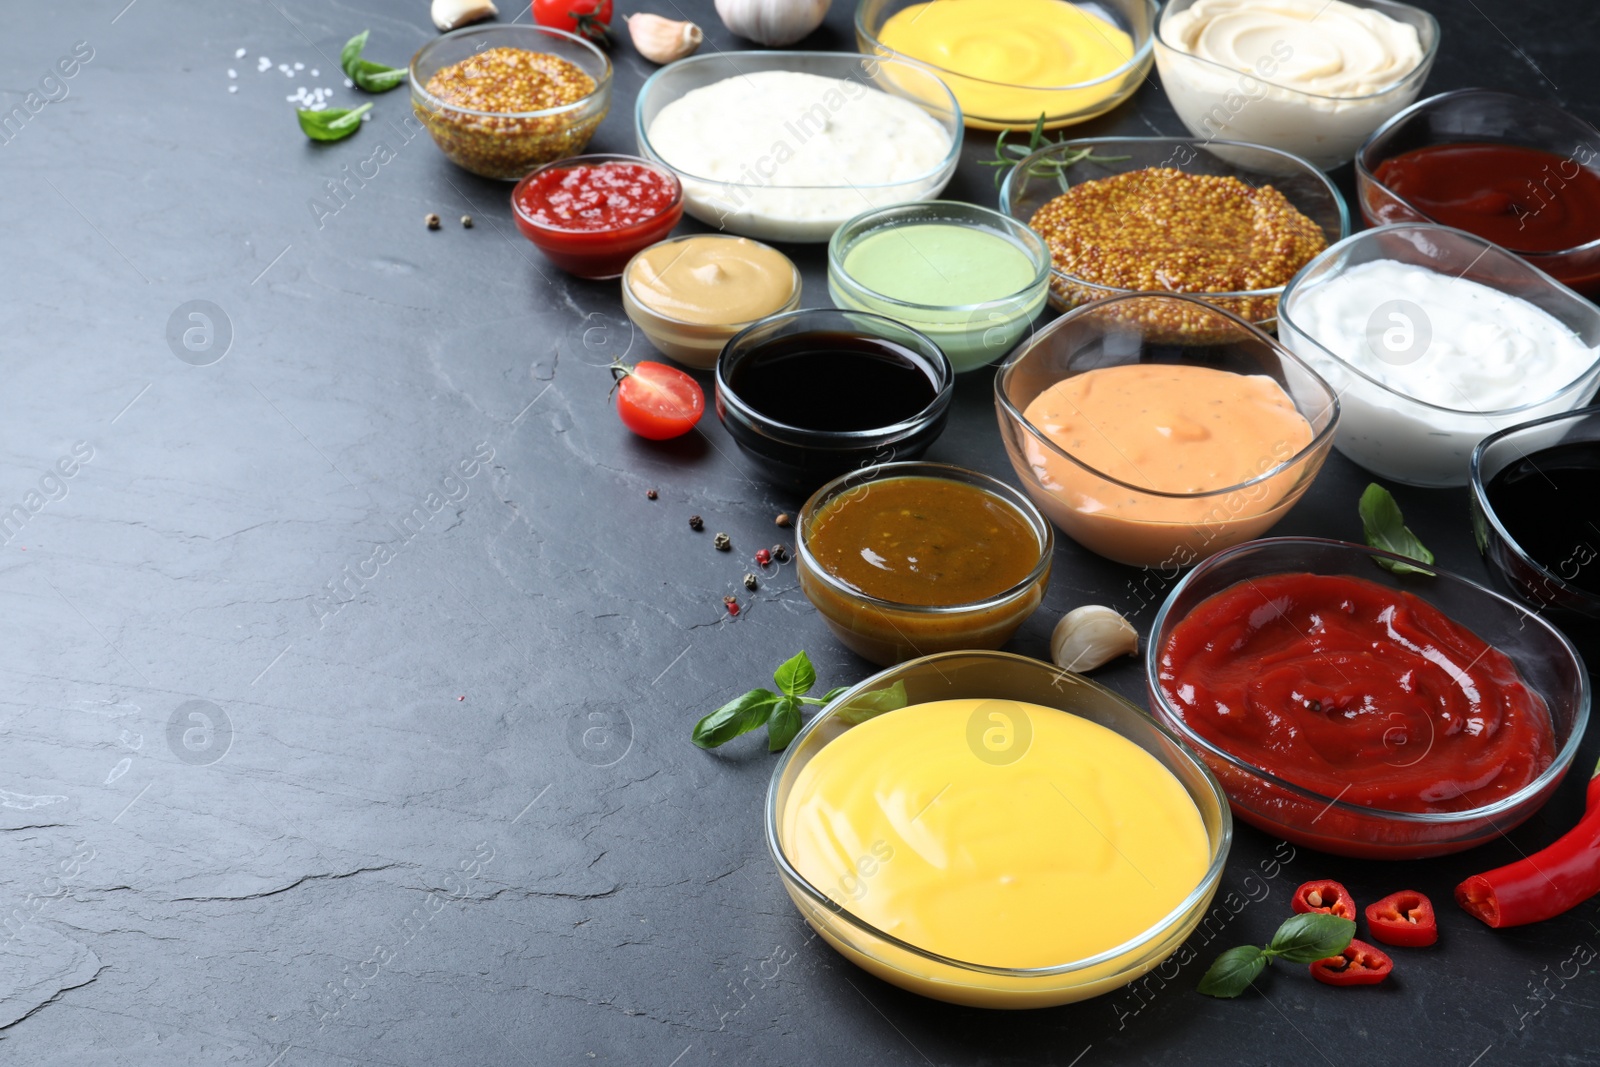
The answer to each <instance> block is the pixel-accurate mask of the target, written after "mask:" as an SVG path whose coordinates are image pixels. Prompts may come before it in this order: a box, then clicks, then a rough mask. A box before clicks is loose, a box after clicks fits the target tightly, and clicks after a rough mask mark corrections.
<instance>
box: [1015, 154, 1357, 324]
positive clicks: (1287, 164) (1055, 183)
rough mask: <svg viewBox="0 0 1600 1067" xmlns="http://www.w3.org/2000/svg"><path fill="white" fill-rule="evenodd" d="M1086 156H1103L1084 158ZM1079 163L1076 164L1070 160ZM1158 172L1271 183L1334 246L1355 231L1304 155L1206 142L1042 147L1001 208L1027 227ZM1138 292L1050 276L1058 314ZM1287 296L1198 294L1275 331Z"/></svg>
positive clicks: (1278, 289)
mask: <svg viewBox="0 0 1600 1067" xmlns="http://www.w3.org/2000/svg"><path fill="white" fill-rule="evenodd" d="M1086 151H1087V153H1088V154H1090V155H1092V156H1093V157H1095V158H1080V157H1084V156H1085V152H1086ZM1071 160H1075V162H1068V161H1071ZM1097 160H1106V162H1098V161H1097ZM1151 167H1162V168H1169V169H1174V170H1180V171H1182V172H1183V173H1185V174H1209V175H1216V176H1220V177H1232V178H1238V179H1239V180H1240V181H1242V182H1244V183H1245V184H1246V185H1249V186H1252V187H1260V186H1262V185H1271V186H1272V187H1273V188H1274V189H1276V190H1278V192H1280V193H1282V194H1283V195H1284V197H1285V198H1286V199H1287V200H1288V201H1289V203H1290V204H1291V205H1293V206H1294V208H1295V209H1296V210H1297V211H1299V212H1300V213H1301V214H1302V215H1305V216H1306V217H1307V218H1309V219H1311V221H1312V222H1315V223H1316V224H1317V226H1318V227H1320V228H1321V230H1322V234H1323V237H1324V239H1325V240H1326V241H1327V242H1328V244H1330V245H1331V244H1333V243H1335V242H1336V241H1339V240H1341V239H1343V238H1344V237H1345V236H1346V235H1347V234H1348V233H1349V232H1350V212H1349V211H1348V209H1346V207H1345V204H1344V197H1343V196H1341V195H1340V194H1339V190H1338V189H1336V188H1335V187H1334V185H1333V183H1332V182H1330V181H1329V180H1328V177H1327V175H1325V174H1323V173H1322V171H1320V170H1318V169H1317V168H1316V167H1314V166H1312V165H1311V164H1310V163H1307V162H1306V161H1305V160H1303V159H1301V158H1300V157H1299V156H1294V155H1290V154H1289V153H1288V152H1280V151H1279V150H1278V149H1276V148H1265V147H1263V146H1261V145H1249V144H1238V143H1235V142H1231V141H1212V142H1206V141H1201V140H1196V139H1194V138H1190V137H1081V138H1078V139H1076V140H1072V141H1066V142H1063V143H1062V144H1059V145H1054V146H1051V147H1049V148H1043V149H1040V150H1039V151H1038V152H1035V153H1034V154H1033V155H1031V156H1028V157H1027V158H1026V159H1023V160H1021V161H1019V162H1018V163H1017V165H1016V166H1015V167H1013V168H1011V170H1010V171H1009V172H1008V173H1007V174H1006V179H1005V183H1004V184H1003V185H1002V186H1001V187H1000V210H1002V211H1004V212H1005V213H1006V214H1008V215H1010V216H1011V217H1012V218H1014V219H1016V220H1017V221H1018V222H1021V223H1022V224H1023V225H1024V226H1026V225H1029V224H1030V223H1031V222H1032V220H1033V217H1034V215H1036V214H1037V213H1038V211H1039V209H1040V208H1042V207H1044V206H1045V205H1046V204H1048V203H1049V202H1050V201H1051V200H1054V199H1055V198H1056V197H1058V196H1060V195H1061V194H1062V193H1063V192H1065V191H1066V190H1067V188H1069V187H1070V186H1072V185H1075V184H1080V183H1082V182H1087V181H1095V180H1098V179H1101V178H1109V177H1113V176H1115V175H1118V174H1126V173H1128V172H1130V171H1136V170H1145V169H1147V168H1151ZM1284 281H1285V282H1287V281H1288V279H1287V278H1285V279H1284ZM1133 291H1134V290H1130V289H1120V288H1117V287H1116V286H1111V285H1103V284H1100V283H1097V282H1092V281H1089V280H1087V279H1084V278H1079V277H1076V276H1074V275H1071V274H1067V273H1065V272H1064V271H1061V270H1058V269H1056V268H1054V267H1052V268H1051V271H1050V306H1051V307H1054V308H1056V309H1057V310H1058V311H1066V310H1068V309H1069V308H1074V307H1079V306H1081V305H1083V304H1088V303H1092V302H1094V301H1096V300H1104V299H1106V298H1107V297H1112V296H1121V295H1124V294H1127V293H1130V292H1133ZM1185 291H1187V290H1185ZM1282 292H1283V286H1281V285H1277V286H1273V287H1271V288H1267V289H1255V290H1249V291H1245V292H1230V293H1216V292H1195V293H1193V294H1192V295H1194V296H1197V297H1200V298H1201V299H1202V300H1205V301H1206V302H1207V303H1209V304H1214V305H1216V306H1217V307H1220V308H1223V309H1224V310H1226V311H1230V312H1232V313H1233V314H1235V315H1238V316H1239V317H1240V318H1242V319H1244V320H1245V321H1246V322H1251V323H1254V324H1256V325H1257V326H1260V327H1262V328H1263V329H1268V330H1270V329H1272V327H1273V324H1274V322H1275V321H1276V320H1275V317H1276V315H1277V311H1278V296H1279V294H1281V293H1282Z"/></svg>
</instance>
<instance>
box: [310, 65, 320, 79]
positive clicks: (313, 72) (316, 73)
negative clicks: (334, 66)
mask: <svg viewBox="0 0 1600 1067" xmlns="http://www.w3.org/2000/svg"><path fill="white" fill-rule="evenodd" d="M311 76H312V77H313V78H320V77H322V71H320V70H318V69H317V68H316V67H312V68H311Z"/></svg>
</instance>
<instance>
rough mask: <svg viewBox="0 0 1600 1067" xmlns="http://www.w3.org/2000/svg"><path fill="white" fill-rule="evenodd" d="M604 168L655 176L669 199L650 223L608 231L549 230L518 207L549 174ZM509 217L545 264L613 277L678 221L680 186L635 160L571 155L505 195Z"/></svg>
mask: <svg viewBox="0 0 1600 1067" xmlns="http://www.w3.org/2000/svg"><path fill="white" fill-rule="evenodd" d="M607 163H625V164H628V165H631V166H635V167H640V168H643V169H646V170H649V171H651V172H653V173H654V174H656V175H659V176H660V177H661V179H662V180H663V182H664V183H665V184H666V186H667V189H668V191H669V192H670V194H671V200H670V201H669V202H668V204H667V205H666V206H665V207H663V208H661V209H660V210H659V211H657V213H656V214H654V215H652V216H651V217H650V218H647V219H644V220H642V221H640V222H635V223H632V224H630V225H627V226H619V227H617V228H615V229H609V230H578V229H565V228H563V227H559V226H550V225H546V224H544V223H541V222H538V221H537V220H535V219H534V218H533V216H532V215H530V214H529V213H528V210H527V207H526V205H525V204H524V203H523V200H524V192H525V191H526V190H527V189H529V188H530V187H532V186H533V185H534V184H535V183H537V182H540V181H542V180H545V179H546V178H547V177H548V176H549V175H550V174H551V173H552V172H554V171H562V170H572V169H574V168H577V167H601V166H604V165H605V164H607ZM511 217H512V219H513V220H514V221H515V222H516V224H517V229H519V230H521V231H522V236H524V237H526V238H527V239H528V240H530V241H532V242H533V243H534V246H535V247H537V248H538V249H539V251H541V252H543V253H544V254H545V257H546V258H547V259H549V260H550V262H552V263H554V264H555V265H556V266H558V267H560V268H561V269H562V270H564V271H566V272H567V273H568V274H573V275H576V276H577V277H579V278H615V277H617V276H619V275H620V274H621V273H622V268H623V267H625V266H627V264H628V261H629V260H631V259H632V258H633V257H634V255H635V254H636V253H638V252H640V251H642V250H643V249H645V248H646V247H648V246H650V245H653V244H655V243H656V242H657V241H659V240H661V239H662V238H663V237H665V236H666V235H667V234H669V233H671V232H672V228H673V227H674V226H676V225H677V224H678V220H679V219H681V218H682V217H683V186H682V185H680V184H679V183H678V176H677V175H675V174H673V173H672V172H671V171H670V170H668V169H667V168H665V167H662V166H658V165H657V164H655V163H652V162H650V161H649V160H647V159H640V158H639V157H638V156H624V155H615V154H611V153H602V154H596V155H588V156H572V157H570V158H567V159H560V160H557V161H555V162H554V163H546V164H545V165H544V166H542V167H539V168H538V169H536V170H534V171H533V172H532V173H530V174H529V175H528V176H527V177H526V178H523V179H522V180H521V181H520V182H518V183H517V186H516V188H515V189H513V190H512V191H511Z"/></svg>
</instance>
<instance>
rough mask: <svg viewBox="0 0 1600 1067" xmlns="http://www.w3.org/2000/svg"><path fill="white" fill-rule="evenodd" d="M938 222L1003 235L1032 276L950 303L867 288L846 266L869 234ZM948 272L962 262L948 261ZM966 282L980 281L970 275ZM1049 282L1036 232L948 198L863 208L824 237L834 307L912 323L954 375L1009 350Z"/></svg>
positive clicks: (911, 249) (911, 250)
mask: <svg viewBox="0 0 1600 1067" xmlns="http://www.w3.org/2000/svg"><path fill="white" fill-rule="evenodd" d="M919 225H929V226H931V225H937V226H952V227H962V228H968V229H972V230H978V231H982V232H983V233H985V234H989V235H992V236H993V237H995V238H996V239H999V240H1003V241H1005V242H1007V243H1008V244H1010V245H1011V246H1013V247H1014V248H1016V250H1017V251H1018V252H1019V253H1020V254H1022V255H1024V256H1026V257H1027V258H1028V261H1029V262H1030V263H1031V264H1032V266H1033V277H1032V278H1031V279H1029V281H1028V283H1027V285H1025V286H1024V287H1022V288H1021V289H1019V290H1017V291H1016V292H1014V293H1007V294H1005V295H1003V296H1000V297H996V298H994V299H989V300H980V301H976V302H967V301H963V302H961V303H956V304H921V303H916V302H913V301H910V300H903V299H897V298H895V297H892V296H888V295H885V294H884V293H881V292H877V291H875V290H873V289H872V288H871V287H870V286H868V285H865V284H863V283H862V282H860V281H858V280H857V279H856V278H854V277H852V276H851V275H850V273H849V271H848V270H847V269H846V267H847V263H848V260H849V257H850V253H851V250H852V249H854V248H855V247H856V246H857V245H858V244H859V243H860V242H861V241H862V240H863V239H865V238H868V237H871V236H872V235H873V234H880V233H885V232H887V231H888V230H891V229H898V228H902V227H907V226H919ZM902 237H903V238H904V245H903V250H904V255H905V258H906V259H908V260H911V261H912V263H913V265H916V264H917V263H918V262H919V259H918V257H920V260H921V261H926V264H927V265H928V266H929V267H930V269H932V270H933V271H935V272H936V273H938V274H940V275H941V276H945V271H944V270H941V269H940V265H939V263H938V262H936V261H935V260H934V259H933V258H932V257H933V256H934V255H936V254H937V253H936V252H933V251H932V250H931V249H929V248H919V247H917V246H916V245H915V244H913V243H912V242H911V239H910V237H908V236H905V235H904V234H902ZM950 267H952V268H953V269H955V270H960V269H961V264H959V263H956V264H951V265H950ZM972 280H973V281H974V282H975V283H976V284H979V285H981V284H982V279H981V278H980V277H978V273H977V272H973V273H972ZM1049 285H1050V250H1049V249H1048V248H1046V247H1045V244H1044V241H1043V240H1042V239H1041V238H1040V237H1039V235H1038V234H1036V233H1034V232H1033V231H1032V230H1030V229H1028V227H1027V226H1025V225H1023V224H1022V223H1020V222H1017V221H1016V220H1015V219H1011V218H1007V217H1006V216H1005V215H1002V214H1000V213H999V212H997V211H990V210H989V209H988V208H982V207H978V206H976V205H974V204H962V203H958V202H956V201H953V200H931V201H924V202H921V203H914V204H896V205H895V206H893V207H886V208H875V209H873V210H872V211H866V212H862V213H861V214H860V215H857V216H856V217H855V218H853V219H851V220H850V221H849V222H847V223H845V224H844V225H843V226H840V227H839V229H838V230H836V231H835V232H834V235H833V239H832V240H830V241H829V242H828V295H829V296H831V297H832V298H833V302H834V305H835V306H837V307H841V308H847V309H849V310H852V311H871V312H875V313H876V314H879V315H887V316H889V317H890V318H892V319H896V320H898V321H900V322H903V323H905V324H906V325H907V326H913V327H915V328H916V329H918V330H920V331H921V332H922V333H924V334H926V335H928V337H930V338H932V339H933V340H934V341H935V342H936V343H937V344H938V345H939V347H940V348H942V349H943V350H944V354H945V355H946V356H948V357H949V359H950V365H951V366H952V367H954V368H955V371H956V373H957V374H960V373H962V372H963V371H969V370H975V369H977V368H978V367H981V366H983V365H984V364H986V363H992V362H993V361H994V360H996V359H999V358H1000V357H1001V356H1004V355H1005V354H1006V353H1007V352H1009V351H1011V349H1012V347H1013V346H1014V345H1015V344H1016V343H1017V340H1018V339H1019V338H1020V337H1021V336H1022V334H1023V332H1024V331H1025V330H1026V329H1027V328H1028V326H1029V324H1031V323H1032V322H1033V320H1034V319H1035V318H1037V317H1038V314H1039V312H1040V311H1042V310H1044V304H1045V294H1046V292H1047V291H1048V289H1049Z"/></svg>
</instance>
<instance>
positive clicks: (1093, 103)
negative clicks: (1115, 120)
mask: <svg viewBox="0 0 1600 1067" xmlns="http://www.w3.org/2000/svg"><path fill="white" fill-rule="evenodd" d="M935 2H936V0H935ZM924 3H926V0H861V3H860V4H858V5H857V6H856V47H857V49H858V50H859V51H861V52H862V53H863V54H865V55H869V56H881V57H885V58H892V59H908V60H911V61H912V62H916V63H925V64H926V65H927V66H928V67H929V68H930V69H932V70H933V71H934V73H936V74H938V76H939V77H940V78H941V79H942V80H943V81H944V83H945V84H946V85H948V86H950V89H951V91H952V92H953V93H954V94H955V98H956V99H957V100H958V101H960V103H961V114H962V116H963V117H964V118H965V120H966V124H967V125H968V126H971V127H973V128H975V129H980V130H1004V129H1028V128H1031V127H1032V126H1033V125H1034V123H1036V122H1038V121H1039V116H1040V114H1043V115H1044V117H1045V118H1044V124H1045V128H1046V129H1055V128H1057V127H1060V126H1067V125H1070V124H1072V123H1075V122H1085V121H1087V120H1089V119H1092V118H1094V117H1095V116H1096V115H1103V114H1105V113H1106V112H1107V111H1110V110H1111V109H1112V108H1114V107H1116V106H1117V105H1118V104H1120V103H1122V102H1123V101H1124V100H1126V99H1128V98H1129V97H1130V96H1132V95H1133V94H1134V93H1135V92H1136V91H1137V90H1138V88H1139V86H1140V85H1141V84H1143V82H1144V80H1145V77H1146V76H1147V75H1148V74H1149V73H1150V45H1151V41H1152V39H1153V38H1154V36H1155V33H1154V31H1155V24H1156V2H1155V0H1102V2H1100V3H1097V4H1095V5H1094V13H1095V14H1097V15H1099V16H1101V17H1102V18H1105V19H1107V20H1109V21H1110V22H1111V23H1112V24H1113V25H1114V26H1116V28H1117V29H1119V30H1121V31H1123V32H1124V33H1126V34H1127V35H1128V36H1129V37H1130V38H1132V44H1133V51H1132V54H1131V55H1130V56H1129V57H1128V59H1127V61H1126V62H1124V63H1122V64H1121V65H1120V66H1118V67H1116V68H1115V69H1113V70H1109V71H1107V72H1106V73H1105V74H1102V75H1101V76H1100V77H1098V78H1095V79H1093V80H1092V81H1085V82H1078V83H1077V84H1074V85H1054V86H1039V85H1016V84H1011V83H1007V82H997V81H988V80H985V79H983V78H974V77H970V76H968V75H965V74H958V73H956V72H955V71H953V70H950V69H947V68H945V67H942V66H940V65H939V64H938V63H935V62H933V61H932V60H926V59H918V58H916V57H914V56H907V55H903V54H901V53H899V52H896V51H895V50H894V49H892V48H890V47H889V46H887V45H885V44H884V43H883V42H882V40H881V39H880V38H881V36H882V31H883V25H884V23H886V22H888V21H889V19H890V18H891V17H893V16H894V15H895V14H896V13H898V12H900V11H904V10H905V9H906V8H908V7H913V6H916V5H918V4H924ZM996 18H997V19H1002V18H1003V16H1002V15H1000V14H998V13H997V14H996Z"/></svg>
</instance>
